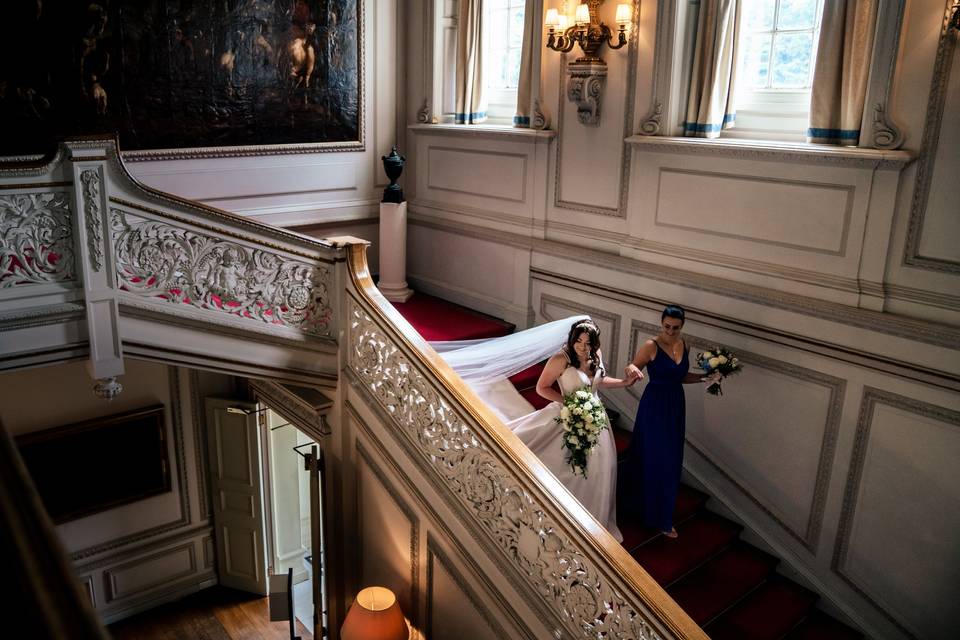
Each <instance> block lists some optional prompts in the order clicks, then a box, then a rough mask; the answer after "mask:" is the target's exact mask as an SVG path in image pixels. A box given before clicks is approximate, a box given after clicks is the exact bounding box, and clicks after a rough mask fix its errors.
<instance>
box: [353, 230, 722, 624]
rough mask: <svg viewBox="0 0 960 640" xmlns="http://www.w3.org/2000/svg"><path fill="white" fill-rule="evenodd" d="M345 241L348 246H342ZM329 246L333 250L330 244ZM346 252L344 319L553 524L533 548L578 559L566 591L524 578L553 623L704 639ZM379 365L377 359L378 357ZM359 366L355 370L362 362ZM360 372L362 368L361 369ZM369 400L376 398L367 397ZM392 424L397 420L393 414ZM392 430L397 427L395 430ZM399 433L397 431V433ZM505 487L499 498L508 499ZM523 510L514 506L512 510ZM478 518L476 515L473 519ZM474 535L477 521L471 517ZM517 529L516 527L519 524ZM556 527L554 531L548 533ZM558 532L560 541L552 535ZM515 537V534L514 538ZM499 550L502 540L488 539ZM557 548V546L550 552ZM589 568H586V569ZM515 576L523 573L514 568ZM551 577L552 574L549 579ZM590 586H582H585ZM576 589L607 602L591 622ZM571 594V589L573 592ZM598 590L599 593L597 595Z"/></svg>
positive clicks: (362, 261)
mask: <svg viewBox="0 0 960 640" xmlns="http://www.w3.org/2000/svg"><path fill="white" fill-rule="evenodd" d="M343 240H347V239H343ZM335 244H339V243H337V242H335ZM345 245H346V248H347V267H348V272H349V274H350V281H349V282H348V283H347V287H348V291H349V289H351V285H352V289H353V290H354V291H353V294H354V295H353V296H352V300H351V299H350V298H351V296H347V300H345V305H346V307H347V309H346V312H347V313H348V314H350V313H351V308H352V304H351V303H353V304H356V305H359V307H360V309H359V311H360V312H362V313H364V314H367V316H368V318H369V319H370V320H372V323H373V325H375V329H371V327H369V326H368V327H366V328H364V327H362V326H359V324H360V323H359V322H358V327H357V329H360V330H362V331H366V332H368V334H369V332H370V331H372V330H379V331H381V332H384V333H386V334H388V336H389V338H390V339H391V340H392V341H393V342H394V343H395V344H394V345H393V346H394V347H396V348H397V349H398V350H399V352H400V353H402V354H403V357H405V358H408V359H410V360H411V361H412V362H411V364H413V365H414V366H415V367H416V371H417V373H418V374H419V375H422V376H424V377H426V378H427V379H428V382H429V385H430V391H432V392H434V393H437V394H438V396H439V398H441V399H442V398H444V397H446V398H449V399H450V401H452V406H453V409H454V411H458V412H461V416H460V417H461V418H464V417H465V418H466V425H465V426H468V427H472V428H474V429H476V431H477V433H476V434H475V435H477V436H479V439H480V440H481V442H485V443H490V444H491V446H490V447H489V451H487V452H486V453H487V454H488V455H489V456H490V459H491V460H490V461H491V463H494V464H495V463H500V465H501V466H502V467H503V468H504V470H505V472H506V473H508V474H509V475H510V480H511V481H514V482H516V483H517V485H518V486H519V487H520V488H521V489H522V490H523V491H524V497H525V498H526V499H527V500H528V501H529V502H530V503H531V504H532V505H534V506H535V507H536V509H538V510H541V511H542V512H544V513H546V514H547V516H548V517H549V518H552V522H548V523H547V524H549V525H552V527H551V528H549V533H545V532H544V530H540V531H539V532H534V533H535V534H536V535H537V536H538V539H539V541H540V547H541V549H543V548H544V542H545V540H546V539H547V538H549V543H550V545H552V546H551V549H552V550H554V551H556V549H558V548H562V549H563V551H564V553H565V554H566V555H565V557H566V558H567V560H569V559H570V558H571V557H575V556H579V558H578V560H579V562H578V567H579V569H580V570H582V571H584V572H585V573H584V574H583V575H584V576H585V577H583V578H575V579H572V580H570V581H569V583H568V584H567V585H563V584H561V582H562V579H561V578H560V577H558V578H557V579H556V580H554V581H553V582H552V583H551V584H539V585H538V584H533V582H534V581H535V579H536V577H539V578H541V579H544V580H545V578H544V576H543V573H545V572H540V573H539V574H534V573H533V572H529V571H527V572H525V574H526V575H527V576H528V577H529V578H530V580H531V584H530V586H531V587H532V588H534V589H536V590H537V591H538V592H539V595H540V596H541V597H542V598H543V599H544V601H545V602H546V604H547V606H548V607H549V608H551V609H552V610H553V612H554V614H555V617H556V618H557V619H558V620H560V621H561V622H562V623H564V626H565V627H566V629H567V631H568V632H570V633H574V634H576V635H577V636H580V637H597V635H596V634H597V633H598V632H600V631H604V632H606V633H609V634H610V635H609V637H620V638H627V637H635V638H689V639H698V640H700V639H703V640H706V638H707V635H706V634H705V633H704V631H703V630H702V629H701V628H700V627H699V626H698V625H697V624H696V623H695V622H694V621H693V620H692V619H691V618H690V616H689V615H687V613H686V612H685V611H683V609H681V608H680V606H679V605H678V604H677V603H676V602H675V601H674V600H673V599H672V598H671V597H670V596H669V595H668V594H667V593H666V592H665V591H664V590H663V588H662V587H661V586H660V585H659V584H657V582H656V581H655V580H654V579H653V578H651V577H650V575H649V574H648V573H647V572H646V571H644V569H643V568H642V567H640V565H638V564H637V563H636V561H635V560H634V559H633V557H631V556H630V554H629V553H628V552H627V551H626V550H625V549H624V548H623V547H622V546H621V545H620V544H619V543H617V542H616V540H615V539H614V538H613V536H611V535H610V533H609V532H608V531H607V530H606V528H605V527H603V526H602V525H601V524H600V523H599V522H598V521H597V520H596V519H595V518H594V517H593V516H592V515H591V514H590V513H589V512H588V511H587V510H586V509H585V508H584V507H583V506H582V505H580V503H579V502H578V501H577V500H576V499H575V498H574V497H573V495H572V494H571V493H570V492H569V491H568V490H567V489H566V488H565V487H564V486H563V485H562V484H561V483H560V482H559V481H558V480H557V479H556V477H555V476H554V475H553V474H552V473H551V472H550V471H549V470H548V469H547V468H546V467H545V466H544V465H543V463H542V462H541V461H540V460H539V458H537V457H536V456H535V455H534V454H533V453H532V452H531V451H530V450H529V449H528V448H527V447H526V446H524V445H523V443H522V442H521V441H520V440H519V438H517V436H516V435H514V434H513V433H512V432H511V431H510V430H509V428H507V426H506V425H505V424H504V423H503V422H502V421H501V420H500V419H499V418H498V417H497V416H496V415H495V414H494V413H493V412H492V411H491V410H490V409H489V408H488V407H487V406H486V405H485V404H484V403H483V402H482V401H481V400H480V399H479V398H478V397H477V396H476V395H475V394H474V392H473V391H472V390H471V389H470V388H469V387H468V386H467V385H466V384H465V383H464V382H463V381H462V380H461V379H460V377H459V376H458V375H457V374H456V373H455V372H454V371H453V369H452V368H450V366H449V365H448V364H447V363H446V362H445V361H444V360H443V359H442V358H441V357H440V355H439V354H437V353H436V352H435V351H434V350H433V348H431V347H430V345H429V344H428V343H427V342H426V341H425V340H424V339H423V338H422V337H421V336H419V334H417V332H416V331H415V330H414V329H413V327H412V326H411V325H410V324H409V323H408V322H407V321H406V320H405V319H404V318H403V317H402V316H401V315H400V313H399V312H398V311H397V310H396V309H395V308H394V307H393V306H392V305H391V304H390V303H389V302H388V301H387V300H386V299H385V298H384V297H383V296H382V295H381V294H380V292H379V291H378V290H377V288H376V286H375V285H374V283H373V279H372V278H371V276H370V272H369V268H368V265H367V261H366V243H360V242H357V243H355V244H349V243H345ZM353 325H354V318H351V317H347V318H346V324H345V326H344V329H345V332H344V334H343V335H344V339H343V341H344V343H345V344H342V345H341V347H342V348H344V349H346V351H347V353H348V357H347V362H348V366H350V367H351V368H354V362H355V361H357V360H359V359H361V358H359V356H358V353H359V351H358V350H357V349H358V345H356V344H354V343H353V340H352V338H353V331H354V327H353ZM378 359H379V356H378ZM361 364H362V363H361ZM361 368H362V367H361ZM354 373H356V374H357V375H358V376H359V377H360V379H361V380H364V381H365V382H368V381H369V380H365V379H364V378H365V376H364V372H363V371H362V370H355V371H354ZM373 395H374V397H376V394H375V393H374V394H373ZM394 419H395V420H397V418H396V414H394ZM398 425H399V426H401V427H402V426H403V425H401V424H400V423H399V420H398ZM401 430H402V429H401ZM510 489H512V488H508V490H507V491H505V492H504V494H506V493H509V492H510ZM522 506H523V505H519V506H518V508H520V507H522ZM473 515H475V516H476V515H477V514H475V513H474V514H473ZM478 523H479V524H480V526H479V527H478V528H479V529H481V530H482V529H483V528H484V524H485V523H484V522H482V521H480V519H479V517H478ZM518 527H519V525H518ZM553 527H555V529H554V528H553ZM557 530H559V531H560V532H561V533H562V534H563V535H562V536H560V535H556V533H555V531H557ZM521 534H522V532H519V531H518V533H517V538H518V539H519V537H520V536H521ZM493 542H494V543H497V544H500V543H501V542H502V541H501V540H498V539H494V540H493ZM557 545H560V547H557ZM501 548H502V549H503V550H504V552H505V554H506V555H507V556H508V559H513V560H515V561H517V558H516V556H517V554H518V553H519V552H518V550H517V549H506V548H503V547H502V546H501ZM591 565H592V566H591ZM520 571H521V573H524V570H523V569H522V568H520ZM552 575H557V574H552ZM588 579H589V580H591V581H592V582H591V583H587V580H588ZM583 589H587V590H591V589H592V590H594V592H595V593H592V594H591V598H592V599H593V600H592V602H593V604H594V605H596V604H597V603H598V602H606V603H609V605H608V606H607V611H606V612H605V613H604V612H602V611H601V610H600V608H599V607H596V606H595V607H594V608H593V611H594V614H593V617H592V618H590V619H586V618H584V617H578V612H582V611H584V610H589V609H591V607H590V606H589V603H587V602H584V600H583V598H584V595H583V593H582V590H583ZM574 590H578V592H577V593H574V592H573V591H574ZM598 590H599V593H598V592H597V591H598Z"/></svg>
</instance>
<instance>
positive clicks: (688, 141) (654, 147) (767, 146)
mask: <svg viewBox="0 0 960 640" xmlns="http://www.w3.org/2000/svg"><path fill="white" fill-rule="evenodd" d="M626 142H627V144H628V145H631V146H633V147H634V149H635V150H636V151H637V152H638V153H679V154H685V155H697V156H704V155H707V156H714V157H720V158H730V159H733V160H758V161H763V162H792V163H795V164H816V165H827V166H834V167H850V168H863V169H876V170H880V171H900V170H902V169H903V168H904V167H906V166H907V165H908V164H910V163H911V162H913V154H911V153H909V152H907V151H884V150H878V149H856V148H852V147H851V148H837V147H830V146H828V145H815V144H805V143H788V142H764V141H760V140H735V139H722V140H708V139H706V138H677V137H667V136H639V135H638V136H630V137H629V138H627V140H626Z"/></svg>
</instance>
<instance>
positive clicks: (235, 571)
mask: <svg viewBox="0 0 960 640" xmlns="http://www.w3.org/2000/svg"><path fill="white" fill-rule="evenodd" d="M206 408H207V419H208V420H209V422H210V424H208V425H207V427H208V428H207V434H208V438H209V445H210V447H209V448H210V476H211V478H210V482H211V490H212V492H213V496H214V500H213V521H214V523H215V525H216V526H215V531H216V538H217V561H218V562H217V567H218V571H219V574H220V584H222V585H224V586H227V587H233V588H235V589H240V590H243V591H250V592H252V593H258V594H261V595H266V593H267V561H266V552H265V550H264V541H263V531H264V527H263V524H264V523H263V483H262V479H261V475H260V469H261V466H260V441H259V428H258V427H257V414H256V405H255V404H253V403H250V402H239V401H236V400H221V399H216V398H207V400H206Z"/></svg>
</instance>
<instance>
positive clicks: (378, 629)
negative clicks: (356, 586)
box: [340, 587, 409, 640]
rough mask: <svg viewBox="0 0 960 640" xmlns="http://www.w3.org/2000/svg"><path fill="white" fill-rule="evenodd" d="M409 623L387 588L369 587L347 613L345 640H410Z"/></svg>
mask: <svg viewBox="0 0 960 640" xmlns="http://www.w3.org/2000/svg"><path fill="white" fill-rule="evenodd" d="M408 633H409V632H408V630H407V622H406V620H404V618H403V612H402V611H400V605H399V604H398V603H397V596H395V595H393V592H392V591H390V589H387V588H385V587H367V588H366V589H364V590H363V591H361V592H360V593H358V594H357V599H356V601H355V602H354V603H353V606H351V607H350V610H349V611H347V619H346V620H344V622H343V627H342V628H341V629H340V637H341V638H342V640H407V638H408Z"/></svg>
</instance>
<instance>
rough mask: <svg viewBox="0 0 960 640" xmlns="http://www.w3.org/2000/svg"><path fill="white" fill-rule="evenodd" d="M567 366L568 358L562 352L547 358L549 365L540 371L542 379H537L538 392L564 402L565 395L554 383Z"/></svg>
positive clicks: (552, 399)
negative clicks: (555, 387)
mask: <svg viewBox="0 0 960 640" xmlns="http://www.w3.org/2000/svg"><path fill="white" fill-rule="evenodd" d="M566 368H567V358H566V356H564V355H563V354H562V353H557V354H554V355H553V357H551V358H550V359H549V360H547V366H545V367H544V368H543V371H541V372H540V379H538V380H537V393H538V394H539V395H540V396H541V397H544V398H546V399H547V400H551V401H553V402H560V403H562V402H563V396H562V395H560V392H559V391H557V390H556V389H554V388H553V383H554V382H556V381H557V378H559V377H560V374H562V373H563V370H564V369H566Z"/></svg>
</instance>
